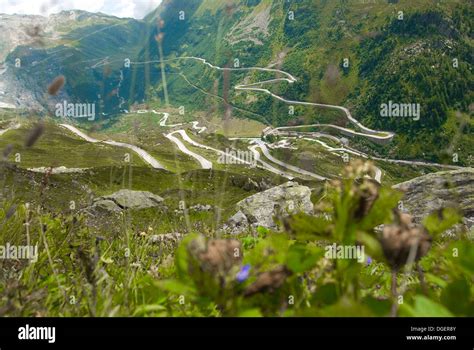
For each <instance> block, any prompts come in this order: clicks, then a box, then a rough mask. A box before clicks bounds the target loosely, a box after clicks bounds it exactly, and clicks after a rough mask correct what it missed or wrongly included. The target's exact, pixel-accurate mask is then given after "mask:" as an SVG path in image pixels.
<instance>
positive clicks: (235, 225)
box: [223, 210, 249, 235]
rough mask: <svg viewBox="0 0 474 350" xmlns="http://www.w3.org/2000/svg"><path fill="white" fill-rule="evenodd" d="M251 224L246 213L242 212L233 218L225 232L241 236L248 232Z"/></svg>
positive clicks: (225, 226)
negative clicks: (240, 234) (242, 233)
mask: <svg viewBox="0 0 474 350" xmlns="http://www.w3.org/2000/svg"><path fill="white" fill-rule="evenodd" d="M248 228H249V222H248V219H247V217H246V216H245V214H244V213H242V212H241V211H240V210H239V211H238V212H237V213H235V214H234V216H232V217H231V218H230V219H229V220H228V221H227V223H226V224H225V225H224V226H223V230H224V231H226V232H227V233H230V234H233V235H235V234H239V233H241V232H243V231H246V230H248Z"/></svg>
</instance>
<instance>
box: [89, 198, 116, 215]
mask: <svg viewBox="0 0 474 350" xmlns="http://www.w3.org/2000/svg"><path fill="white" fill-rule="evenodd" d="M94 206H95V207H96V208H99V209H102V210H105V211H110V212H119V211H120V210H121V209H120V207H119V206H118V205H117V204H115V202H114V201H111V200H108V199H102V200H98V201H97V202H95V203H94Z"/></svg>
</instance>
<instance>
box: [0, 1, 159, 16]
mask: <svg viewBox="0 0 474 350" xmlns="http://www.w3.org/2000/svg"><path fill="white" fill-rule="evenodd" d="M160 3H161V0H1V2H0V13H7V14H14V13H17V14H27V15H43V16H47V15H50V14H52V13H58V12H60V11H64V10H84V11H89V12H103V13H106V14H108V15H113V16H117V17H134V18H143V17H144V16H146V15H147V14H148V13H149V12H151V11H152V10H153V9H155V8H156V7H158V5H159V4H160Z"/></svg>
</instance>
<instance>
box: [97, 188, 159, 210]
mask: <svg viewBox="0 0 474 350" xmlns="http://www.w3.org/2000/svg"><path fill="white" fill-rule="evenodd" d="M161 206H163V198H161V197H160V196H157V195H156V194H153V193H151V192H147V191H132V190H120V191H118V192H115V193H112V194H110V195H107V196H102V197H98V198H96V199H94V203H93V205H92V207H93V208H99V209H102V210H105V211H108V212H119V211H121V210H124V209H132V210H140V209H147V208H154V207H161Z"/></svg>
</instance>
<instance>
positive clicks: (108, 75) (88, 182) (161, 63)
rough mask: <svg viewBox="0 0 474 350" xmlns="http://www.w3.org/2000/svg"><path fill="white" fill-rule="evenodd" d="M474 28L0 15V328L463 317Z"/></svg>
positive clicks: (212, 4) (260, 7) (452, 4)
mask: <svg viewBox="0 0 474 350" xmlns="http://www.w3.org/2000/svg"><path fill="white" fill-rule="evenodd" d="M473 18H474V13H473V11H472V8H471V7H470V6H469V4H468V2H467V1H465V0H452V1H437V2H436V3H435V4H434V3H433V2H432V1H430V0H419V1H410V0H399V1H389V2H386V1H373V2H372V1H371V2H360V1H355V0H354V1H352V0H350V1H339V0H338V1H326V0H301V1H285V2H280V1H276V0H229V1H227V0H226V1H214V0H189V1H180V0H165V1H163V2H162V3H161V4H160V5H159V6H158V7H157V8H156V9H155V10H153V11H152V12H150V13H149V14H148V15H146V16H145V17H144V18H142V19H136V18H128V17H115V16H112V15H108V14H105V13H89V12H87V11H82V10H76V9H67V10H64V11H62V12H59V13H57V14H52V15H50V16H36V15H16V14H8V15H7V14H5V15H4V14H0V29H2V28H3V29H4V30H5V33H6V35H5V36H2V37H1V38H0V67H2V68H0V151H1V153H0V157H1V159H0V183H1V184H2V190H1V191H0V203H1V205H0V246H2V244H4V243H5V244H6V243H8V244H9V246H10V245H13V246H25V244H26V246H30V245H32V244H34V245H35V247H36V249H37V254H36V257H35V262H34V263H33V262H29V261H27V260H28V259H0V316H32V315H34V316H38V317H42V316H66V317H70V316H80V317H84V316H92V317H95V316H100V317H115V316H134V317H136V316H166V317H174V316H179V317H182V316H184V317H188V316H192V317H254V316H264V317H266V316H268V317H275V316H276V317H307V316H311V317H313V316H318V317H328V316H329V317H333V316H334V317H345V316H357V317H360V316H363V317H387V316H392V317H405V316H408V317H425V316H433V315H435V316H442V317H451V316H456V317H459V316H472V315H474V288H473V283H474V281H473V279H472V276H474V274H473V271H474V267H473V265H472V262H473V261H474V260H473V257H474V251H473V244H472V243H473V239H474V236H473V230H474V226H473V224H474V209H473V208H474V193H473V188H474V186H473V184H474V170H473V167H472V166H473V163H472V160H473V158H472V154H471V153H472V149H474V148H473V147H474V138H473V137H472V127H473V126H474V124H473V118H472V112H473V106H472V102H471V100H472V96H473V93H472V91H473V89H472V88H473V83H472V81H474V80H473V79H472V61H473V57H472V54H471V51H472V43H473V41H472V21H473ZM454 63H455V64H454ZM328 247H334V250H335V247H340V248H341V250H340V251H339V250H338V254H337V256H336V254H334V256H331V257H328V256H327V255H325V252H327V249H328ZM339 252H341V254H339ZM344 252H348V254H347V255H350V256H347V257H345V256H343V255H344V254H343V253H344ZM350 252H357V254H355V253H354V254H352V253H350ZM453 252H456V254H454V253H453ZM349 253H350V254H349ZM458 294H459V295H462V298H461V297H458ZM72 296H73V297H74V298H75V300H77V302H75V303H71V302H69V300H70V299H71V297H72ZM290 297H292V298H294V300H293V299H291V298H290ZM399 297H402V299H403V300H404V301H403V303H400V302H399V300H400V298H399ZM183 298H184V299H183ZM461 299H462V300H461ZM183 300H184V301H183ZM290 300H293V301H292V302H290ZM457 303H460V305H461V304H462V305H461V306H459V305H458V304H457Z"/></svg>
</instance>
